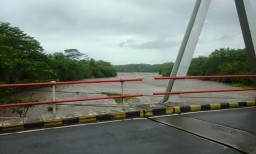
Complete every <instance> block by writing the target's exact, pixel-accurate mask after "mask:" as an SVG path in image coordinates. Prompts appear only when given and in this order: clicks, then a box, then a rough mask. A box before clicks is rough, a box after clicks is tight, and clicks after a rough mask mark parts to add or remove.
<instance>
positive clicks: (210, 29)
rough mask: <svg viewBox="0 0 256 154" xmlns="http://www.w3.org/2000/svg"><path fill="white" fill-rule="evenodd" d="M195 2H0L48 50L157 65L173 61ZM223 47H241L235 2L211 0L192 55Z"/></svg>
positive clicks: (2, 11) (1, 14) (3, 15)
mask: <svg viewBox="0 0 256 154" xmlns="http://www.w3.org/2000/svg"><path fill="white" fill-rule="evenodd" d="M195 2H196V0H158V1H156V0H104V2H103V1H102V0H86V1H81V0H73V1H69V0H58V1H52V0H44V1H34V0H22V1H20V0H11V1H10V0H0V4H1V5H0V19H1V20H2V21H4V22H10V23H11V24H12V25H13V26H17V27H20V28H21V29H22V30H24V31H25V32H26V33H28V34H29V35H30V36H33V37H35V39H37V40H38V41H39V42H41V45H42V46H43V48H44V49H45V51H46V52H47V53H51V52H56V51H58V52H59V51H63V50H65V49H66V48H77V49H79V50H80V51H81V52H84V53H85V54H87V55H89V57H91V58H95V59H102V60H107V61H110V62H112V63H113V64H122V63H129V61H130V62H131V63H147V62H149V63H161V62H167V61H175V58H176V56H175V55H177V52H178V49H179V46H180V44H181V41H182V38H183V36H184V34H185V31H186V27H187V25H188V22H189V19H190V16H191V13H192V10H193V7H194V4H195ZM251 2H252V8H256V1H254V0H251ZM254 11H255V14H256V10H255V9H254ZM231 34H232V35H231ZM228 37H232V39H229V38H228ZM227 46H229V47H230V48H233V47H236V48H238V47H241V48H242V47H243V46H244V44H243V40H242V35H241V29H240V27H239V21H238V18H237V13H236V10H235V5H234V0H225V1H222V0H213V1H212V4H211V6H210V9H209V12H208V15H207V18H206V22H205V24H204V27H203V31H202V33H201V37H200V40H199V43H198V45H197V48H196V51H195V54H196V55H200V54H203V55H207V54H209V53H210V52H211V51H213V50H214V49H216V48H221V47H227ZM159 51H160V52H159ZM106 55H107V56H106ZM134 55H136V56H137V58H135V57H134ZM141 57H143V59H142V58H141Z"/></svg>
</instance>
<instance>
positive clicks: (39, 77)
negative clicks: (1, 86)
mask: <svg viewBox="0 0 256 154" xmlns="http://www.w3.org/2000/svg"><path fill="white" fill-rule="evenodd" d="M0 74H1V76H0V82H1V83H23V82H41V81H52V80H55V81H67V80H79V79H84V78H91V77H95V78H99V77H112V76H116V70H115V69H114V68H113V67H112V65H111V64H110V63H109V62H105V61H102V60H100V61H95V60H94V59H90V58H88V56H87V55H84V54H82V53H81V52H79V51H78V50H77V49H66V50H64V51H63V52H55V53H53V54H46V53H44V50H43V47H42V46H40V43H39V42H38V41H37V40H35V39H34V38H33V37H31V36H29V35H28V34H26V33H24V32H23V31H22V30H20V28H18V27H12V26H11V25H10V24H9V23H4V22H0Z"/></svg>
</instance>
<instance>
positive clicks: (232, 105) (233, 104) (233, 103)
mask: <svg viewBox="0 0 256 154" xmlns="http://www.w3.org/2000/svg"><path fill="white" fill-rule="evenodd" d="M228 104H229V107H230V108H235V107H239V103H238V102H229V103H228Z"/></svg>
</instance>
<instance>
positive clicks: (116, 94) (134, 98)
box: [102, 92, 140, 104]
mask: <svg viewBox="0 0 256 154" xmlns="http://www.w3.org/2000/svg"><path fill="white" fill-rule="evenodd" d="M102 94H105V95H108V96H120V95H122V94H120V93H112V92H102ZM114 100H115V101H116V103H117V104H122V98H116V99H114ZM124 101H125V102H126V103H138V102H139V101H140V100H139V99H138V98H136V97H130V98H124Z"/></svg>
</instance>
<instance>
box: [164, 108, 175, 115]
mask: <svg viewBox="0 0 256 154" xmlns="http://www.w3.org/2000/svg"><path fill="white" fill-rule="evenodd" d="M165 112H166V114H172V113H174V111H173V107H166V109H165Z"/></svg>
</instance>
